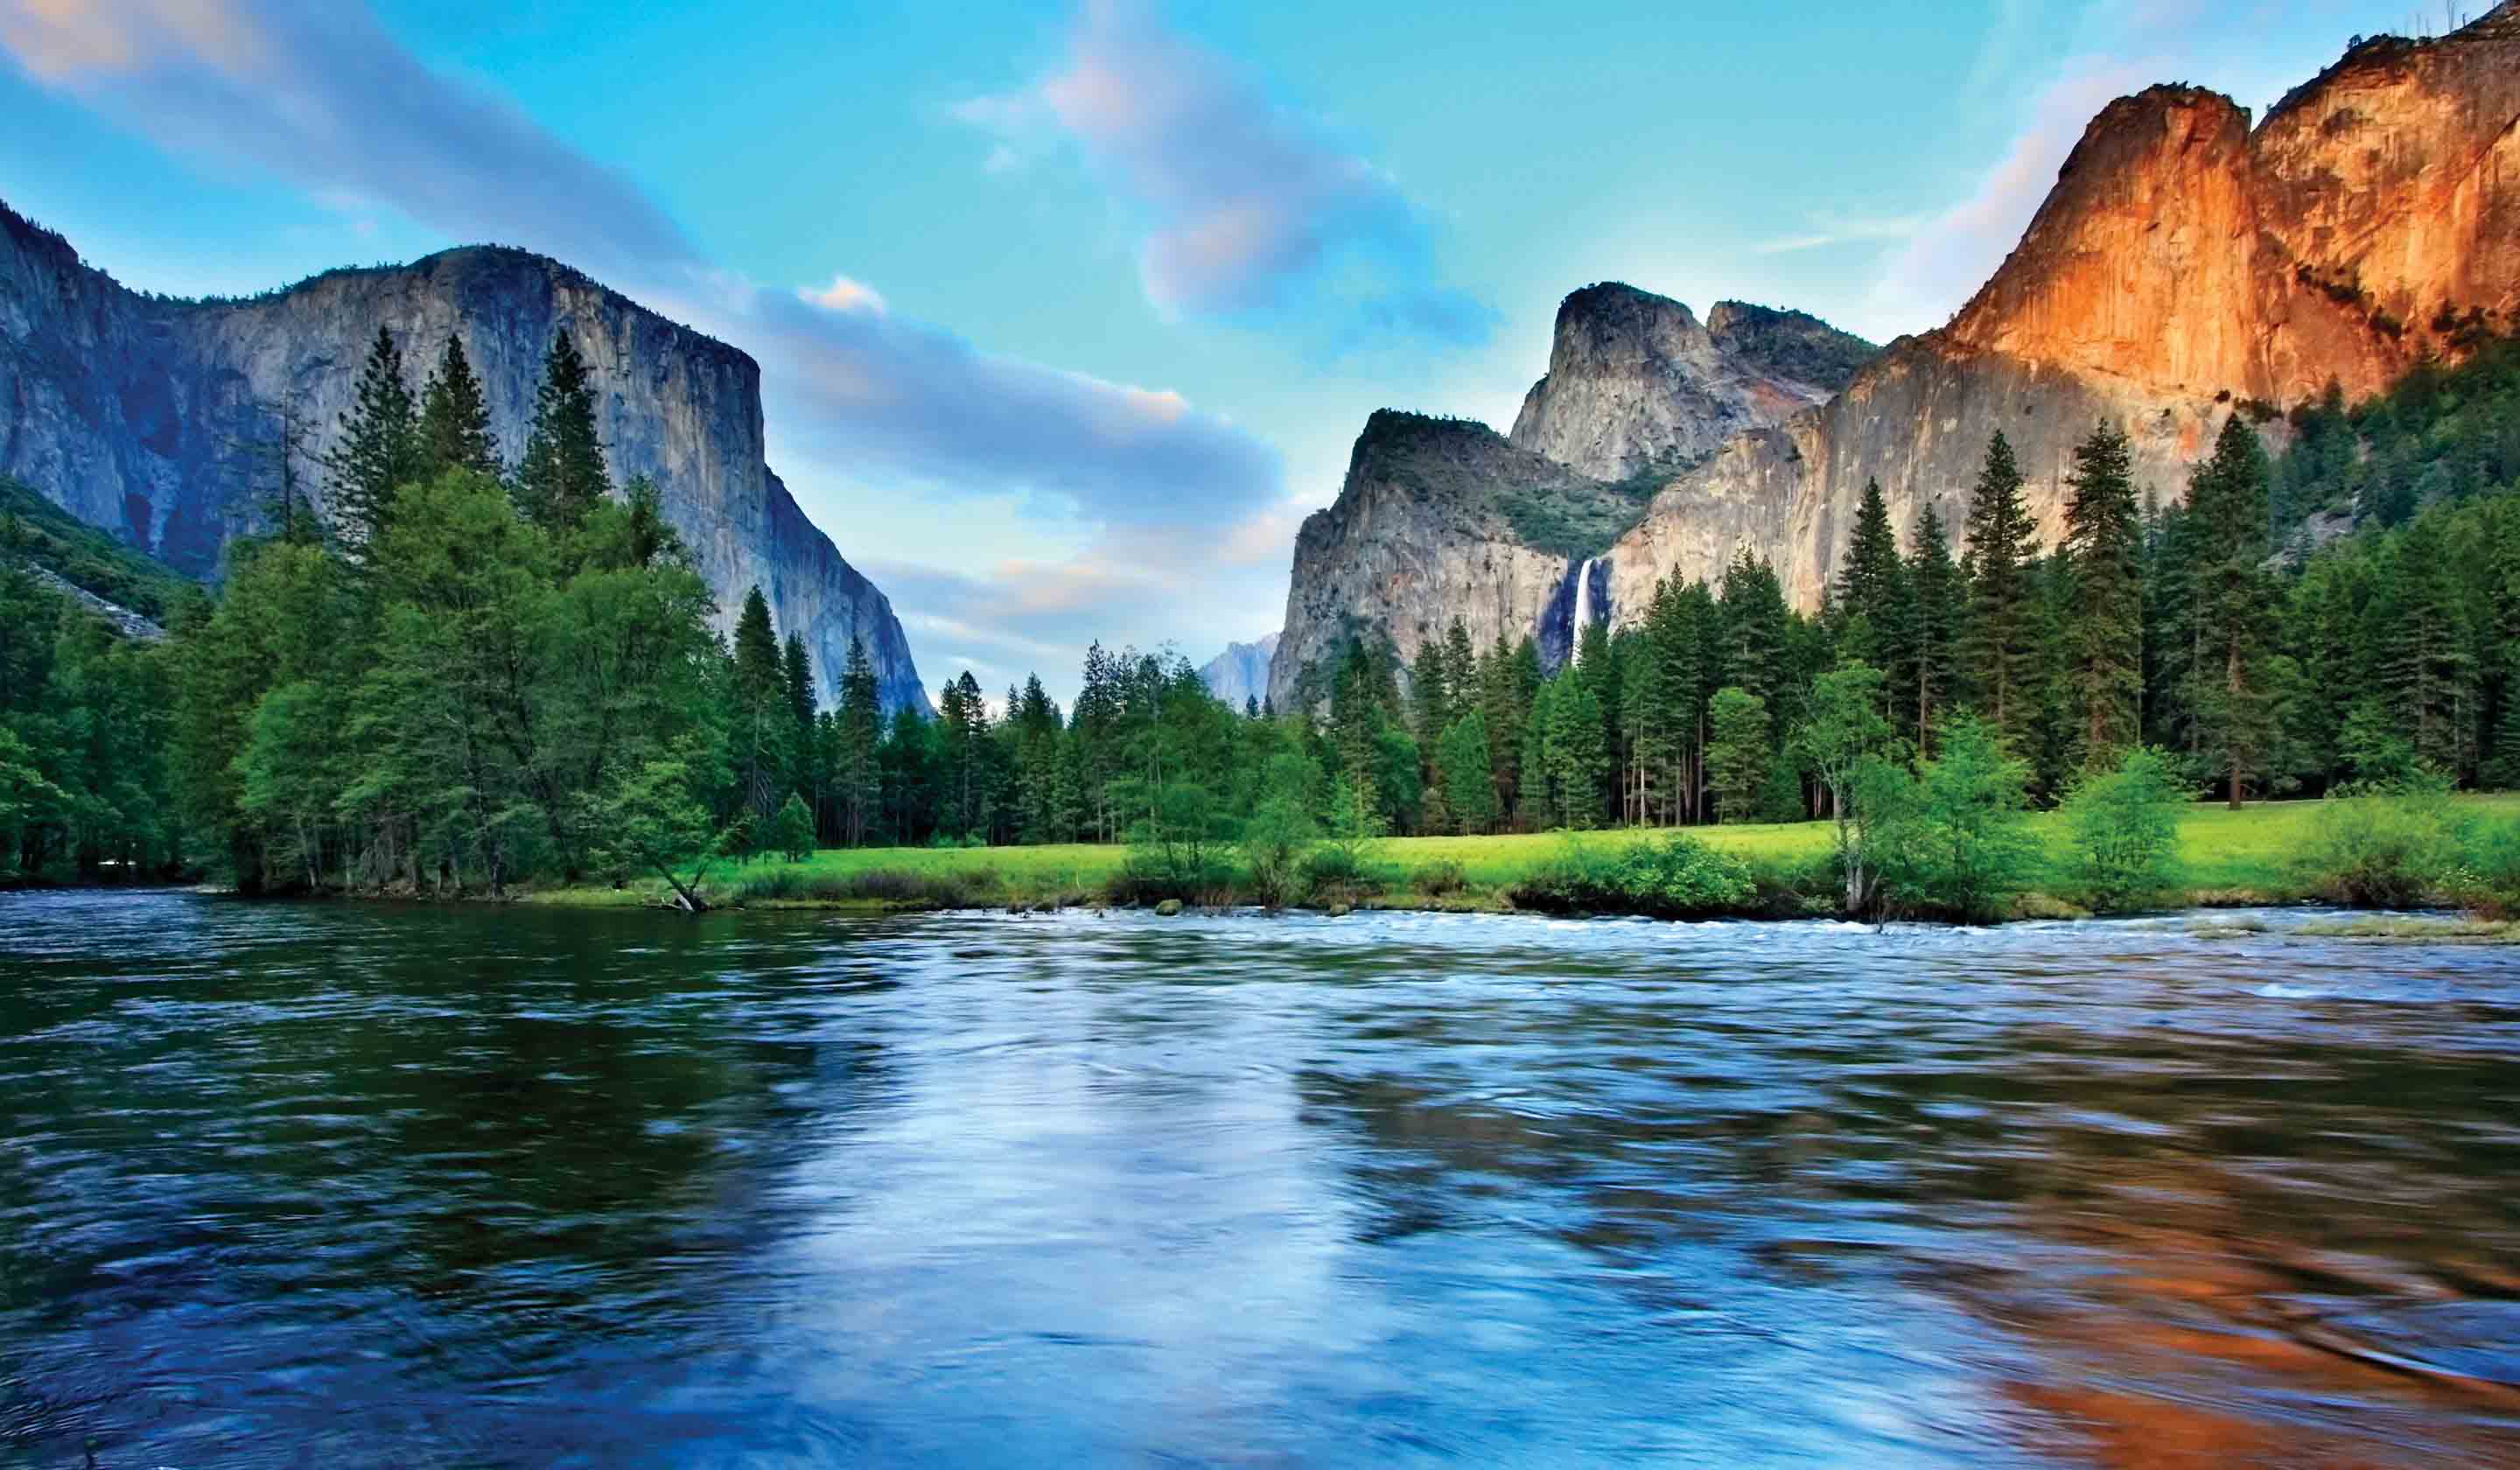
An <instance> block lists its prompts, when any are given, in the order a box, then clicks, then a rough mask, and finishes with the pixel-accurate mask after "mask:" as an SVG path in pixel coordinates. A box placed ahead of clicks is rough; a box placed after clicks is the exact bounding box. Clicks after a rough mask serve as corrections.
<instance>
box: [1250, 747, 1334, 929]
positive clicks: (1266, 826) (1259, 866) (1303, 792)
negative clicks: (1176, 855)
mask: <svg viewBox="0 0 2520 1470" xmlns="http://www.w3.org/2000/svg"><path fill="white" fill-rule="evenodd" d="M1308 776H1309V772H1308V771H1307V769H1306V767H1305V764H1304V759H1303V757H1302V756H1300V755H1298V754H1295V753H1294V752H1292V751H1287V752H1282V753H1281V754H1279V755H1277V756H1275V757H1273V758H1272V759H1271V760H1270V762H1269V766H1268V769H1267V771H1266V772H1265V773H1264V774H1263V777H1262V781H1263V787H1262V792H1261V795H1260V799H1259V801H1258V802H1257V803H1256V804H1255V805H1254V806H1253V808H1252V812H1251V816H1250V818H1249V820H1247V821H1245V822H1244V823H1243V824H1242V840H1241V853H1242V864H1243V868H1244V869H1245V871H1247V872H1248V873H1249V875H1250V880H1251V891H1252V896H1253V897H1254V898H1256V899H1257V900H1258V901H1259V902H1260V903H1261V904H1262V905H1263V906H1265V907H1267V908H1271V909H1276V908H1281V907H1283V906H1284V905H1286V904H1289V903H1292V902H1294V901H1296V900H1297V899H1300V898H1302V897H1303V891H1302V888H1303V882H1304V865H1305V862H1306V860H1307V859H1308V858H1309V857H1310V856H1311V854H1312V850H1313V843H1314V841H1315V839H1316V838H1318V837H1319V836H1320V833H1321V824H1320V823H1319V822H1317V821H1316V820H1314V817H1313V812H1312V803H1311V801H1310V799H1309V793H1308V791H1307V785H1308Z"/></svg>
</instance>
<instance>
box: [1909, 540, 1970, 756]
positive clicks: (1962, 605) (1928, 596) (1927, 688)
mask: <svg viewBox="0 0 2520 1470" xmlns="http://www.w3.org/2000/svg"><path fill="white" fill-rule="evenodd" d="M1908 586H1909V588H1910V589H1911V598H1912V605H1913V609H1914V610H1913V614H1912V616H1913V622H1912V624H1911V625H1910V626H1911V629H1912V632H1911V643H1910V645H1909V658H1908V663H1907V669H1906V671H1905V672H1906V676H1907V677H1906V679H1905V680H1904V682H1903V684H1902V691H1903V694H1904V695H1906V696H1909V697H1910V698H1913V706H1912V707H1910V708H1909V709H1908V710H1907V711H1906V713H1907V715H1909V716H1911V717H1913V725H1912V727H1911V728H1912V729H1913V732H1914V735H1915V740H1916V749H1917V751H1918V753H1920V754H1930V753H1931V752H1932V751H1933V749H1934V733H1935V731H1936V730H1937V729H1938V728H1939V727H1940V725H1941V723H1942V718H1943V713H1944V711H1945V710H1946V709H1948V708H1950V707H1951V706H1953V705H1955V704H1957V703H1958V701H1959V699H1960V698H1961V686H1962V683H1963V680H1962V678H1961V669H1960V659H1961V656H1962V654H1963V651H1964V645H1965V643H1966V639H1967V632H1968V622H1969V620H1968V579H1967V578H1966V577H1965V576H1964V575H1962V573H1961V571H1960V567H1959V565H1958V562H1955V561H1954V560H1953V559H1952V549H1951V543H1950V542H1949V541H1948V540H1947V539H1945V537H1944V535H1943V520H1942V517H1941V516H1939V515H1937V514H1935V513H1934V512H1932V511H1931V510H1927V511H1925V512H1922V513H1920V514H1919V515H1917V517H1916V550H1915V553H1914V556H1913V557H1912V559H1911V560H1910V562H1909V568H1908ZM1904 702H1907V701H1906V699H1903V703H1904Z"/></svg>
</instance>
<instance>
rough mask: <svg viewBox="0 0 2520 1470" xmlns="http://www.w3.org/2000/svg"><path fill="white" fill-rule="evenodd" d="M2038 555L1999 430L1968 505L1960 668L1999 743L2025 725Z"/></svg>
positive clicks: (2008, 447) (2033, 530)
mask: <svg viewBox="0 0 2520 1470" xmlns="http://www.w3.org/2000/svg"><path fill="white" fill-rule="evenodd" d="M2038 553H2039V546H2038V530H2037V527H2036V526H2035V525H2034V524H2033V523H2032V522H2031V519H2030V512H2029V509H2028V507H2027V506H2025V505H2024V504H2023V503H2022V498H2021V468H2020V466H2019V465H2018V464H2017V463H2016V462H2015V461H2014V459H2013V457H2012V446H2011V444H2009V443H2008V442H2006V441H2005V439H2004V437H2003V432H2002V431H2001V430H1998V431H1997V433H1996V435H1995V437H1994V438H1993V439H1992V440H1990V441H1989V442H1988V444H1987V447H1986V464H1985V466H1984V467H1983V468H1980V470H1979V471H1978V477H1977V492H1976V495H1975V496H1974V498H1972V499H1971V501H1970V502H1969V513H1968V567H1967V577H1968V586H1969V594H1968V595H1969V608H1968V626H1967V630H1966V632H1965V633H1964V634H1963V635H1962V649H1963V653H1962V658H1961V666H1962V667H1964V668H1966V669H1968V670H1969V671H1971V673H1972V674H1973V676H1974V678H1975V681H1976V684H1977V686H1978V694H1979V704H1980V707H1981V708H1982V709H1983V710H1984V712H1985V714H1986V717H1987V718H1988V719H1989V720H1991V721H1993V722H1994V724H1995V727H1996V729H1998V730H1999V731H2001V732H2003V734H2004V735H2006V736H2012V735H2018V734H2019V733H2020V732H2021V731H2022V730H2023V729H2025V728H2026V727H2027V725H2028V723H2029V718H2030V706H2029V701H2028V700H2027V698H2026V697H2024V695H2025V690H2024V688H2023V687H2024V686H2025V685H2026V684H2027V683H2028V682H2029V680H2030V678H2031V677H2032V660H2033V658H2034V657H2035V655H2036V642H2035V640H2034V638H2033V635H2032V631H2031V627H2030V618H2031V609H2032V602H2033V593H2032V588H2031V585H2030V577H2031V571H2032V565H2031V563H2032V562H2033V561H2034V560H2035V559H2036V558H2037V557H2038Z"/></svg>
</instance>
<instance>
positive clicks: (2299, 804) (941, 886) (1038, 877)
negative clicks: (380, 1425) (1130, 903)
mask: <svg viewBox="0 0 2520 1470" xmlns="http://www.w3.org/2000/svg"><path fill="white" fill-rule="evenodd" d="M2455 804H2456V809H2457V811H2458V813H2459V815H2460V816H2461V818H2463V819H2465V820H2467V821H2470V822H2477V823H2483V822H2496V823H2501V822H2512V821H2520V794H2495V795H2476V796H2461V797H2458V798H2456V800H2455ZM2323 805H2324V804H2323V803H2320V802H2317V801H2273V802H2258V803H2254V804H2252V805H2250V806H2248V807H2246V808H2244V809H2242V810H2240V811H2237V812H2233V811H2230V810H2228V808H2225V807H2223V806H2220V805H2204V804H2199V805H2197V806H2194V807H2191V808H2188V809H2187V810H2185V811H2184V812H2183V813H2182V815H2181V818H2180V824H2179V860H2180V873H2179V882H2180V886H2181V888H2182V889H2183V894H2184V898H2185V901H2186V902H2187V903H2189V904H2192V905H2205V906H2242V905H2251V904H2282V903H2293V902H2299V901H2302V900H2306V899H2309V898H2312V897H2314V896H2315V895H2316V890H2317V886H2318V874H2316V873H2314V872H2312V871H2310V870H2309V869H2307V868H2306V867H2305V866H2304V865H2303V862H2302V855H2303V854H2304V853H2306V852H2307V851H2309V850H2310V849H2311V847H2312V846H2313V844H2314V841H2315V838H2316V834H2317V824H2318V819H2319V816H2320V812H2321V809H2322V807H2323ZM2025 821H2026V822H2027V823H2028V824H2029V827H2030V829H2031V831H2032V832H2033V833H2034V834H2036V835H2037V837H2038V838H2039V841H2040V844H2041V847H2042V849H2043V851H2044V854H2045V862H2044V870H2043V872H2042V873H2041V874H2040V879H2039V881H2038V882H2037V883H2036V884H2035V886H2034V892H2033V895H2032V896H2031V897H2030V898H2029V899H2027V900H2025V902H2024V905H2023V912H2024V913H2066V912H2071V906H2072V899H2073V896H2074V894H2075V892H2076V890H2077V888H2078V879H2077V877H2076V864H2075V861H2074V857H2075V855H2074V852H2073V849H2072V845H2071V842H2070V839H2069V836H2068V833H2067V831H2066V827H2065V824H2064V823H2063V821H2062V819H2061V818H2060V817H2059V816H2058V814H2056V813H2052V812H2043V813H2038V814H2035V815H2033V816H2030V817H2028V818H2026V819H2025ZM1668 830H1669V829H1668V828H1644V827H1639V828H1624V829H1617V830H1607V831H1593V832H1580V833H1568V832H1524V833H1505V834H1499V835H1494V836H1479V837H1389V838H1383V839H1381V840H1378V841H1375V842H1372V843H1370V844H1367V846H1366V849H1365V860H1364V867H1365V869H1366V874H1367V877H1368V879H1369V881H1368V882H1367V883H1366V884H1365V885H1364V889H1365V890H1366V891H1365V892H1364V894H1363V896H1362V897H1361V899H1360V901H1361V902H1364V903H1367V904H1372V905H1376V906H1380V907H1385V908H1429V909H1459V910H1465V911H1491V912H1492V911H1499V910H1508V909H1511V908H1512V907H1513V903H1512V899H1511V897H1510V893H1511V890H1512V889H1513V888H1514V886H1515V885H1516V884H1518V883H1520V882H1523V881H1524V880H1526V879H1528V878H1530V877H1532V876H1533V875H1535V874H1537V873H1539V872H1540V871H1542V870H1543V869H1546V868H1547V867H1548V866H1549V865H1551V864H1553V863H1555V862H1558V861H1561V860H1563V859H1564V858H1565V857H1567V856H1568V854H1569V852H1570V849H1574V850H1580V851H1582V852H1584V853H1586V854H1614V853H1616V852H1617V851H1618V850H1619V849H1621V848H1623V847H1626V846H1628V845H1631V844H1634V843H1639V842H1650V841H1654V840H1657V839H1659V838H1660V837H1662V836H1663V835H1664V834H1665V833H1666V832H1667V831H1668ZM1687 830H1688V833H1689V835H1690V836H1692V837H1695V838H1696V839H1698V840H1699V841H1701V842H1703V843H1705V844H1706V845H1707V846H1709V847H1711V848H1714V849H1716V850H1718V851H1721V852H1725V853H1729V854H1732V855H1733V856H1735V857H1738V858H1740V859H1742V860H1743V861H1744V862H1746V863H1747V864H1749V866H1750V867H1751V868H1752V869H1753V870H1755V871H1757V872H1758V873H1760V874H1761V875H1762V876H1763V878H1767V879H1771V880H1773V881H1775V882H1776V883H1777V884H1778V885H1779V886H1782V887H1800V888H1803V889H1805V890H1808V891H1813V892H1823V891H1825V889H1826V883H1825V881H1824V880H1819V881H1815V880H1814V878H1813V875H1814V873H1815V872H1816V870H1817V869H1820V868H1822V866H1823V865H1824V864H1825V863H1826V862H1827V859H1828V854H1829V848H1830V834H1831V831H1832V827H1831V824H1828V823H1826V822H1800V823H1787V824H1764V825H1740V826H1710V827H1690V828H1688V829H1687ZM1228 853H1229V859H1230V858H1231V849H1228ZM1128 861H1129V849H1127V848H1125V847H1118V846H1109V845H1099V844H1084V843H1077V844H1065V845H1056V846H1042V847H937V848H900V847H868V848H829V849H825V850H823V851H821V852H817V853H815V854H814V855H812V856H811V857H809V858H806V859H804V860H802V861H800V862H795V863H789V862H786V861H783V860H781V859H778V858H756V859H754V860H753V861H752V862H750V863H746V864H737V863H735V862H733V861H731V860H730V861H725V862H721V863H719V864H717V865H716V866H714V867H712V868H710V869H707V870H706V872H705V873H704V875H703V877H702V880H701V883H700V889H701V891H702V892H703V893H704V894H705V895H706V896H707V897H708V898H709V899H710V901H711V902H713V903H721V904H737V905H742V906H746V907H782V906H793V907H814V908H853V909H868V910H916V909H952V908H997V907H1004V906H1010V905H1022V906H1037V905H1043V904H1049V905H1057V906H1070V905H1080V904H1083V905H1099V904H1102V903H1106V902H1110V901H1111V899H1112V893H1113V888H1114V885H1115V883H1116V882H1117V880H1119V879H1120V878H1121V877H1122V876H1123V874H1124V869H1125V867H1126V865H1127V863H1128ZM534 897H535V899H536V901H539V902H546V903H566V904H589V905H607V904H652V903H662V902H664V900H665V897H666V894H665V889H664V885H663V884H662V883H661V882H659V881H655V880H652V879H651V880H644V881H636V882H632V883H629V884H627V885H625V886H623V887H621V888H592V887H580V888H559V889H548V890H544V891H542V892H540V893H538V894H536V895H534ZM1215 897H1216V898H1217V899H1218V900H1219V901H1221V902H1235V901H1239V900H1240V898H1241V895H1240V894H1238V892H1235V891H1233V890H1232V889H1228V890H1227V891H1223V892H1220V893H1219V894H1217V895H1216V896H1215Z"/></svg>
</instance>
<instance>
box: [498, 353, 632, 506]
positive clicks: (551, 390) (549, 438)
mask: <svg viewBox="0 0 2520 1470" xmlns="http://www.w3.org/2000/svg"><path fill="white" fill-rule="evenodd" d="M611 493H612V480H611V476H610V475H609V474H608V473H607V471H606V469H605V466H604V445H603V443H602V442H601V441H600V440H599V439H598V438H597V436H596V429H595V391H594V387H593V385H592V383H591V382H590V381H589V379H588V377H587V371H586V359H585V358H583V357H581V356H579V355H578V350H577V343H576V342H575V341H573V340H571V339H570V337H569V335H568V334H567V333H565V332H562V333H561V334H559V335H557V336H555V337H553V338H552V345H551V351H550V353H549V354H548V355H547V356H546V357H545V358H544V359H543V381H542V386H541V387H540V388H539V389H537V390H536V393H535V396H534V422H533V427H532V428H531V429H530V430H529V431H528V432H527V434H526V436H525V457H524V459H523V460H522V461H521V462H520V463H519V464H518V465H517V506H518V507H520V508H521V509H522V510H523V512H524V513H525V518H526V519H528V520H531V521H532V522H533V523H534V524H536V525H538V526H540V527H542V528H543V529H544V530H546V531H552V532H566V531H568V530H570V529H573V528H574V527H575V526H576V525H577V524H578V523H579V522H580V521H582V520H584V519H585V517H586V515H587V512H589V511H591V510H592V509H593V508H594V507H595V506H596V505H597V504H598V503H600V502H601V501H603V500H604V498H605V497H606V496H607V495H609V494H611Z"/></svg>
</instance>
